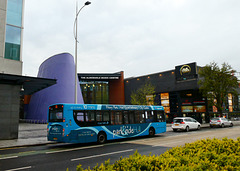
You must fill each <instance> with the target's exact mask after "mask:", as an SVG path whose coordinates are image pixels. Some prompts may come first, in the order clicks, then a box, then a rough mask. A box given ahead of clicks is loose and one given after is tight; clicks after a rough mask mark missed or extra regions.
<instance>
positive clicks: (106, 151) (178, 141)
mask: <svg viewBox="0 0 240 171" xmlns="http://www.w3.org/2000/svg"><path fill="white" fill-rule="evenodd" d="M168 129H169V128H168ZM239 130H240V126H234V127H230V128H212V129H211V128H204V129H201V130H199V131H190V132H172V131H167V132H166V133H164V134H159V135H156V136H155V137H152V138H149V137H141V138H134V139H128V140H125V141H122V140H121V141H113V142H108V143H106V144H104V145H99V144H96V143H93V144H49V145H43V146H30V147H18V148H6V149H1V150H0V170H8V171H15V170H60V171H61V170H64V171H65V170H66V169H67V168H69V170H76V166H77V165H78V164H81V165H82V166H83V168H87V167H88V166H90V167H93V166H95V165H96V164H97V163H99V164H101V163H104V161H106V160H108V159H110V161H111V163H113V162H114V161H116V160H118V159H119V158H120V157H121V156H122V157H128V156H129V155H132V154H133V153H134V152H135V151H136V150H137V151H138V152H139V153H140V154H145V155H149V154H150V153H151V154H156V155H159V154H162V153H164V152H165V151H166V150H167V149H169V148H172V147H175V146H182V145H184V144H185V143H190V142H194V141H196V140H200V139H206V138H224V137H228V138H233V139H237V137H240V133H239Z"/></svg>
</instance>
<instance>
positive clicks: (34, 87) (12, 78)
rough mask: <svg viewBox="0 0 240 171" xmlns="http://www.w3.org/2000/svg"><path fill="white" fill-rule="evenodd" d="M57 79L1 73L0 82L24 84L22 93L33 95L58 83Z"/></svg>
mask: <svg viewBox="0 0 240 171" xmlns="http://www.w3.org/2000/svg"><path fill="white" fill-rule="evenodd" d="M56 82H57V80H55V79H47V78H37V77H28V76H20V75H11V74H2V73H0V84H8V85H20V86H22V89H21V95H31V94H33V93H36V92H38V91H40V90H42V89H45V88H47V87H50V86H52V85H54V84H56Z"/></svg>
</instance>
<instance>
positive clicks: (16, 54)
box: [4, 25, 21, 60]
mask: <svg viewBox="0 0 240 171" xmlns="http://www.w3.org/2000/svg"><path fill="white" fill-rule="evenodd" d="M20 44H21V28H17V27H13V26H9V25H7V26H6V42H5V56H4V57H5V58H7V59H12V60H20Z"/></svg>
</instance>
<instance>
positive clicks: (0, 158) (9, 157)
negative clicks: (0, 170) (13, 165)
mask: <svg viewBox="0 0 240 171" xmlns="http://www.w3.org/2000/svg"><path fill="white" fill-rule="evenodd" d="M17 157H18V156H11V157H3V158H0V160H5V159H13V158H17Z"/></svg>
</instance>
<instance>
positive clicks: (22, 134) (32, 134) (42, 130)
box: [0, 121, 240, 149]
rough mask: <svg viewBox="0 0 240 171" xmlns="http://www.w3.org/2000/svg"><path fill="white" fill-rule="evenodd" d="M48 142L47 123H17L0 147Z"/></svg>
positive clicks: (205, 125) (207, 125)
mask: <svg viewBox="0 0 240 171" xmlns="http://www.w3.org/2000/svg"><path fill="white" fill-rule="evenodd" d="M232 122H233V125H235V126H237V125H238V126H240V121H232ZM201 127H202V128H204V127H209V124H208V123H206V124H202V125H201ZM171 130H172V129H171V124H167V131H171ZM50 143H56V142H52V141H47V124H31V123H19V133H18V139H13V140H0V149H1V148H11V147H21V146H31V145H44V144H50Z"/></svg>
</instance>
